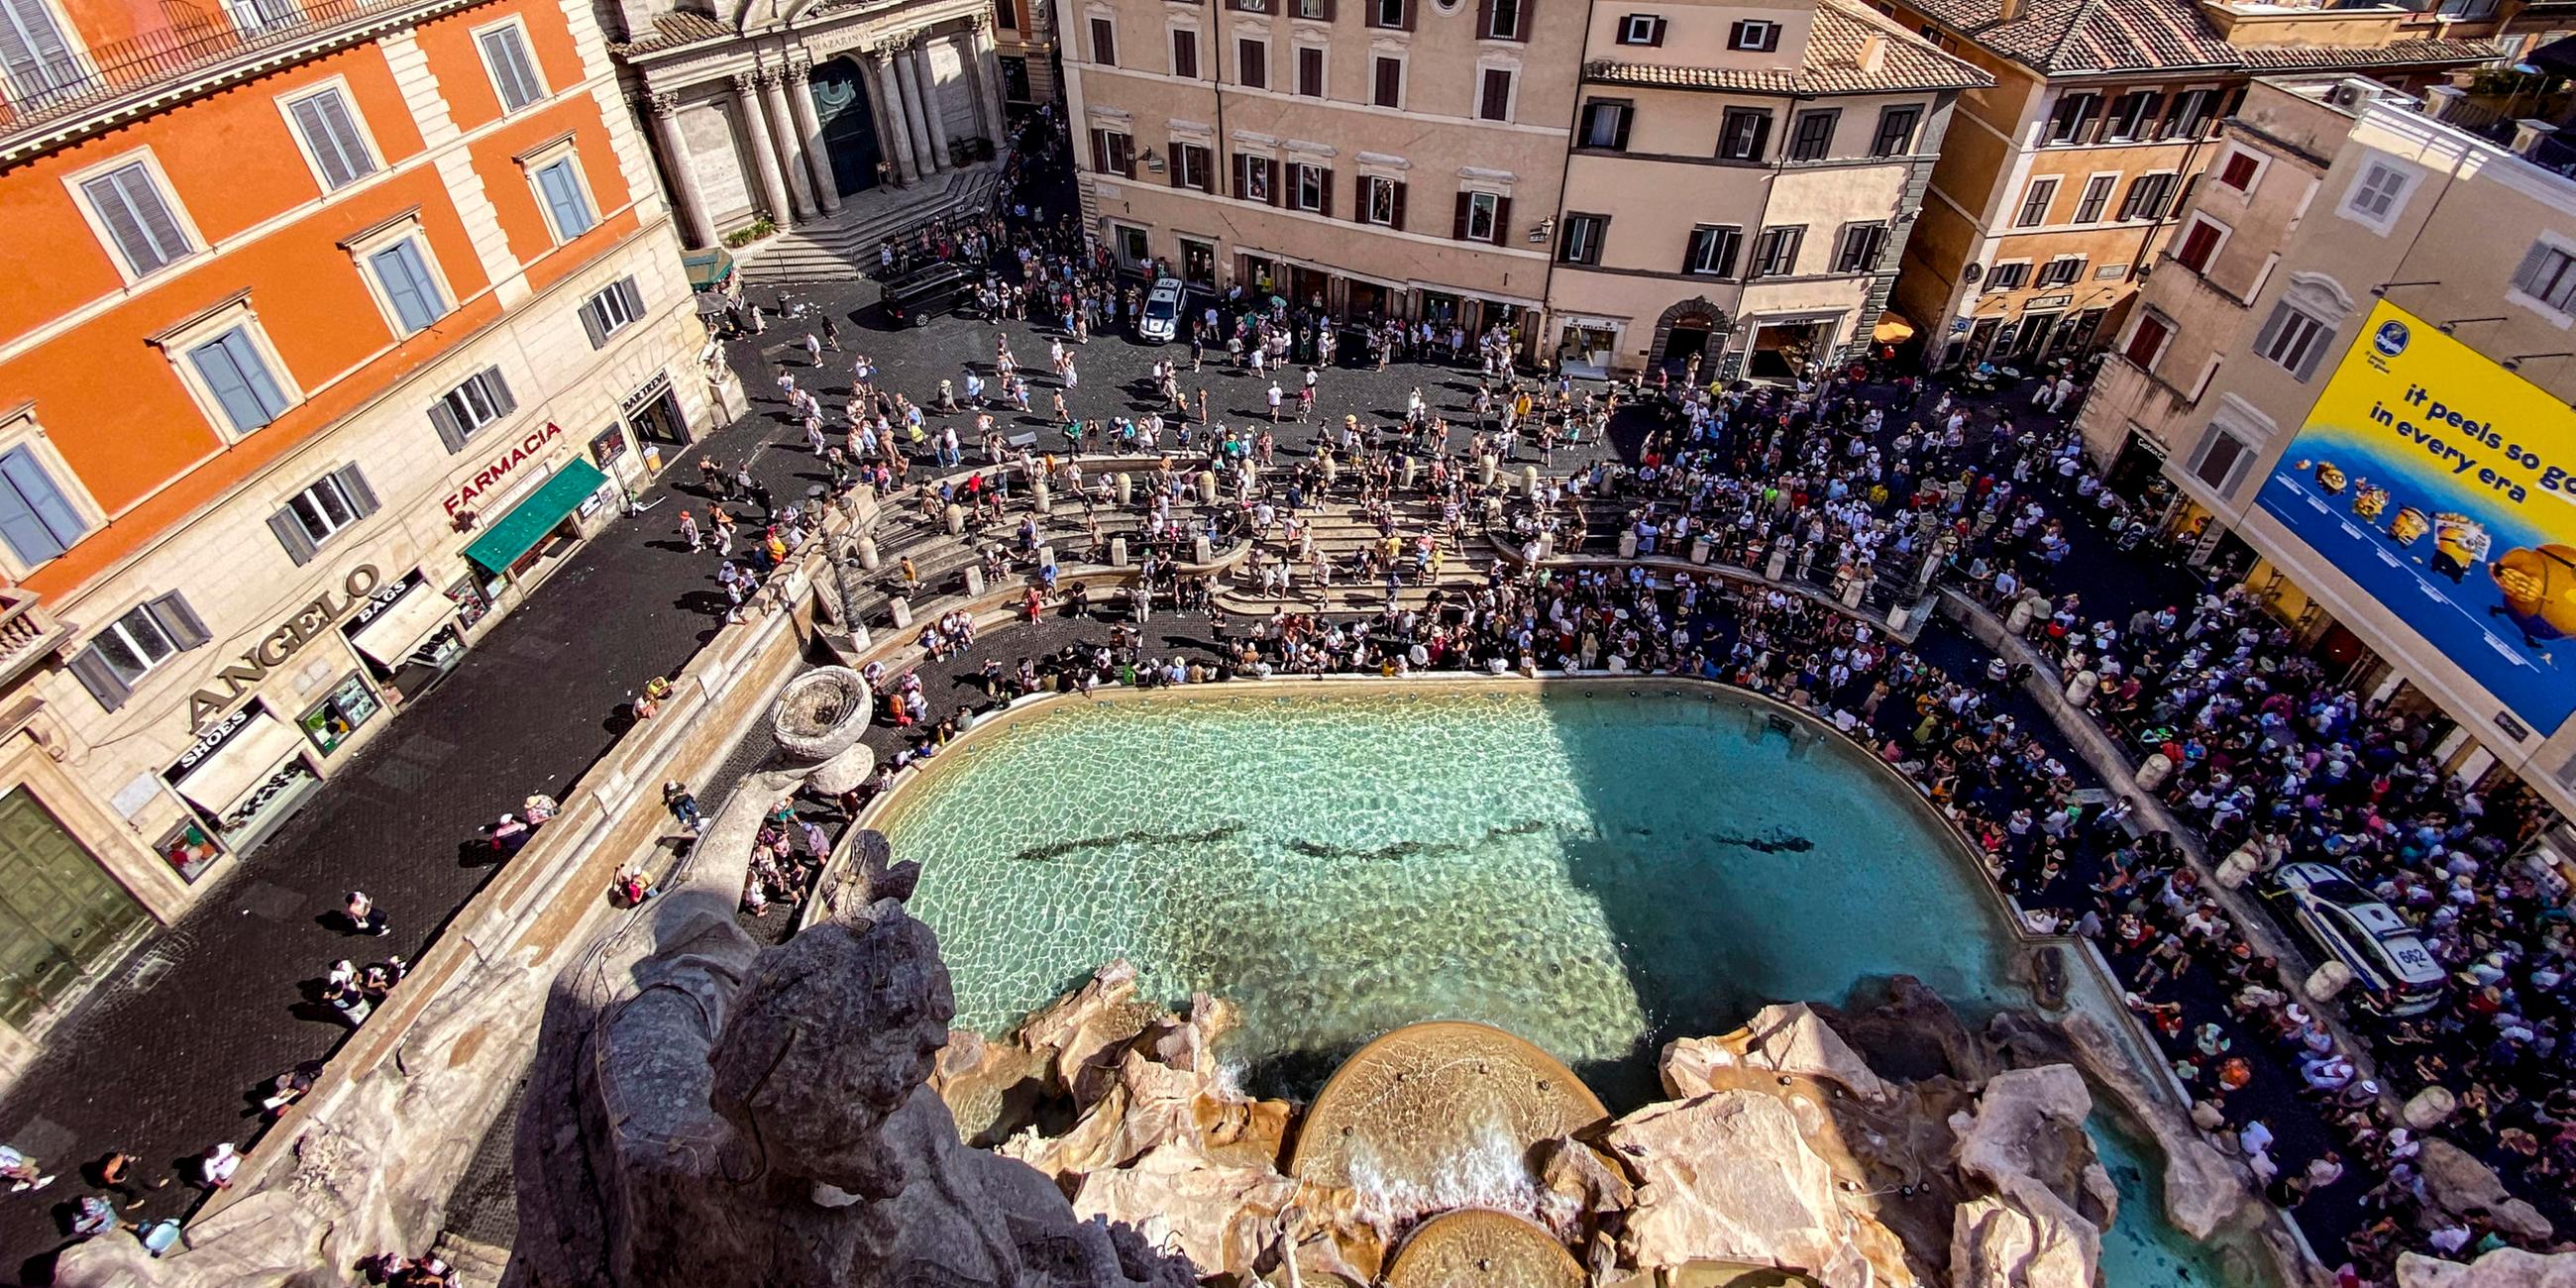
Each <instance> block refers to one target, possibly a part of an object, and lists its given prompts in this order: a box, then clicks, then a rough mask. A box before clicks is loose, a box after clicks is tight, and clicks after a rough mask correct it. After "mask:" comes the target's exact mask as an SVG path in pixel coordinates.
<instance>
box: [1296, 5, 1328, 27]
mask: <svg viewBox="0 0 2576 1288" xmlns="http://www.w3.org/2000/svg"><path fill="white" fill-rule="evenodd" d="M1297 16H1298V17H1300V18H1312V19H1314V20H1316V21H1317V22H1331V21H1332V20H1333V6H1332V0H1297Z"/></svg>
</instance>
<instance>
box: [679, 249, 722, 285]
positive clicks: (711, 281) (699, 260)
mask: <svg viewBox="0 0 2576 1288" xmlns="http://www.w3.org/2000/svg"><path fill="white" fill-rule="evenodd" d="M680 266H681V267H682V268H685V269H687V270H688V272H689V289H690V290H692V291H712V290H717V289H719V288H721V287H722V286H723V285H724V284H725V283H727V282H729V281H732V280H733V252H732V251H729V250H726V249H724V248H723V247H721V246H719V247H717V248H715V249H714V250H704V251H699V252H698V253H697V254H695V255H682V256H681V257H680Z"/></svg>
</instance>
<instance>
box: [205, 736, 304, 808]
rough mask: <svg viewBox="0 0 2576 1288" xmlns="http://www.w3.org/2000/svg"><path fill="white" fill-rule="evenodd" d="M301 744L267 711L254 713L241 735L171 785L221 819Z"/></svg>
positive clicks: (298, 739)
mask: <svg viewBox="0 0 2576 1288" xmlns="http://www.w3.org/2000/svg"><path fill="white" fill-rule="evenodd" d="M303 742H304V736H303V735H302V734H299V733H297V732H295V726H293V725H290V724H288V723H286V722H285V721H283V720H280V719H278V718H276V717H275V716H272V715H270V714H268V713H267V712H266V711H256V712H254V713H253V714H252V715H251V718H250V723H249V724H248V725H247V726H246V727H244V728H243V729H242V731H241V732H240V733H237V734H234V735H233V736H232V740H231V741H230V742H227V743H225V744H224V745H223V746H222V747H221V748H220V749H218V750H217V751H215V752H214V753H213V754H211V755H209V756H207V757H206V758H205V759H204V760H200V761H198V762H197V764H196V767H195V768H193V769H191V770H189V771H188V775H187V777H185V778H182V779H180V780H179V781H178V782H177V783H176V784H174V785H175V786H176V787H178V789H179V793H180V794H181V795H183V796H186V797H187V798H188V799H189V800H192V801H195V802H196V803H197V804H198V805H200V806H202V807H204V809H205V811H206V812H207V813H209V814H213V815H216V816H218V817H220V816H222V815H224V814H226V813H228V812H230V811H231V810H232V807H233V806H235V805H237V804H239V803H241V798H242V797H244V796H247V795H249V794H250V792H251V789H252V788H254V787H257V786H259V785H260V784H262V783H265V782H267V781H268V776H269V775H270V774H272V773H275V772H276V771H277V767H278V766H279V765H280V764H283V763H285V760H286V758H287V757H288V756H291V755H294V754H295V749H296V748H297V747H299V746H301V745H303Z"/></svg>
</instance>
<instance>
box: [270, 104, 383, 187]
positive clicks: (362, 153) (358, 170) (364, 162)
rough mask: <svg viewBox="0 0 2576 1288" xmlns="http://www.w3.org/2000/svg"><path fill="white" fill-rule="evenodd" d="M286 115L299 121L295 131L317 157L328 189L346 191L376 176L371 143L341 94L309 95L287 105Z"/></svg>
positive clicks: (318, 167) (317, 164)
mask: <svg viewBox="0 0 2576 1288" xmlns="http://www.w3.org/2000/svg"><path fill="white" fill-rule="evenodd" d="M286 113H287V115H288V116H291V117H293V118H294V119H295V132H296V133H298V134H301V135H303V136H304V148H305V150H306V151H308V152H310V153H312V154H313V164H314V166H315V168H317V169H319V170H320V171H321V172H322V184H323V186H324V187H325V188H345V187H347V186H349V185H350V184H352V183H356V182H357V181H358V180H360V179H363V178H365V177H366V176H368V175H370V174H373V173H375V171H376V159H375V158H374V157H373V156H371V155H369V154H368V152H367V140H366V138H365V137H364V136H363V135H361V134H359V133H358V123H357V121H356V120H355V119H354V118H352V117H351V116H350V115H349V105H348V103H347V102H346V101H345V100H343V99H342V98H341V97H340V91H338V90H336V89H326V90H324V91H322V92H321V93H319V94H309V95H306V96H305V97H303V98H299V99H297V100H295V101H294V102H292V103H289V104H287V107H286Z"/></svg>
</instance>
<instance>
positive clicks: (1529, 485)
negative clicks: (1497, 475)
mask: <svg viewBox="0 0 2576 1288" xmlns="http://www.w3.org/2000/svg"><path fill="white" fill-rule="evenodd" d="M1521 495H1522V496H1526V497H1535V496H1537V495H1538V467H1537V466H1535V465H1524V466H1522V467H1521Z"/></svg>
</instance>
